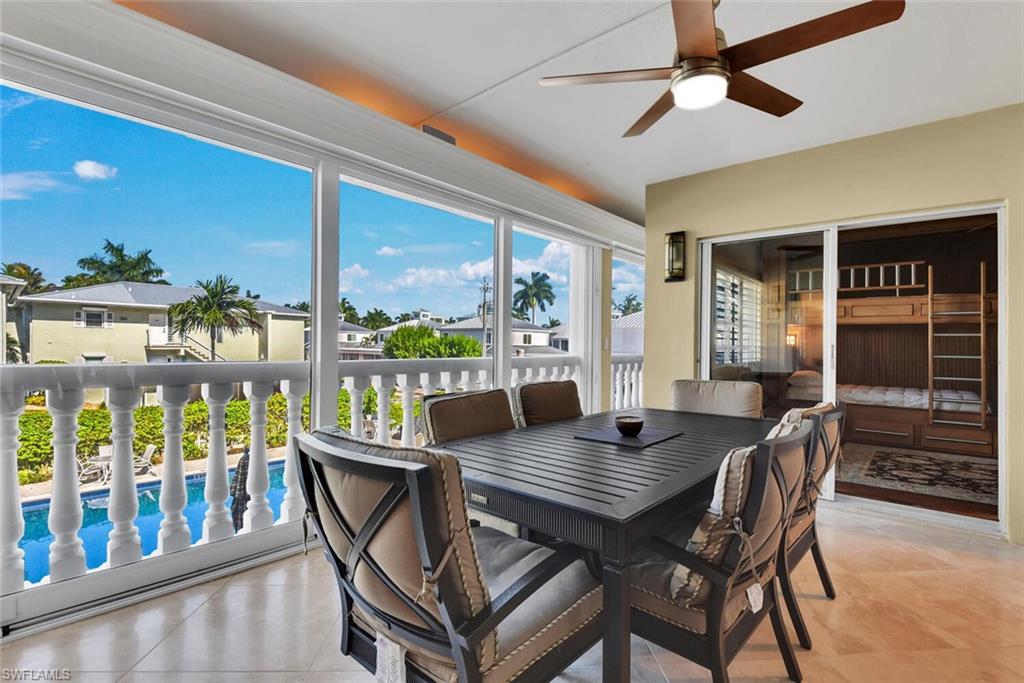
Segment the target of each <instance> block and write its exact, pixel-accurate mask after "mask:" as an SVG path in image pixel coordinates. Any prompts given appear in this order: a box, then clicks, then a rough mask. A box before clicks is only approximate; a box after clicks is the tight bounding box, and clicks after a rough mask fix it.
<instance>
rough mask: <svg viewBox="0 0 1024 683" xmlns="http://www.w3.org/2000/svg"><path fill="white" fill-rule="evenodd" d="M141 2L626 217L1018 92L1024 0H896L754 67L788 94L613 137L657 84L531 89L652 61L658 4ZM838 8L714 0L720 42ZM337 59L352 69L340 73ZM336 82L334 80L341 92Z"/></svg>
mask: <svg viewBox="0 0 1024 683" xmlns="http://www.w3.org/2000/svg"><path fill="white" fill-rule="evenodd" d="M145 4H146V5H148V6H149V9H148V10H147V8H146V7H138V8H139V9H142V10H143V11H145V12H147V13H149V14H153V15H154V16H160V18H162V19H164V20H165V21H168V22H169V23H172V24H175V25H177V26H179V27H181V28H185V29H186V30H189V31H190V32H192V33H195V34H197V35H200V36H201V37H203V38H206V39H208V40H211V41H213V42H216V43H219V44H221V45H223V46H225V47H227V48H229V49H232V50H235V51H237V52H240V53H242V54H245V55H247V56H249V57H251V58H254V59H257V60H259V61H261V62H264V63H266V64H268V65H270V66H273V67H275V68H278V69H281V70H282V71H286V72H288V73H292V74H293V75H297V76H300V77H303V78H306V79H307V80H310V81H312V82H315V83H318V84H320V85H324V86H325V87H330V85H331V78H332V74H337V75H338V78H339V79H345V78H353V79H354V80H360V79H362V78H363V77H365V80H367V81H372V82H374V83H376V84H377V85H379V86H383V89H384V90H387V91H389V92H390V93H391V94H392V95H394V94H395V93H399V94H401V95H402V96H403V98H401V99H402V100H403V104H402V105H401V106H399V105H395V104H394V99H395V98H394V97H392V98H391V99H392V102H391V104H389V105H387V106H382V110H386V111H388V113H390V114H391V115H392V116H395V117H396V118H399V119H400V120H403V121H404V122H406V123H409V124H413V125H418V124H420V123H422V122H424V121H426V122H428V123H433V124H434V125H436V126H438V127H440V128H444V127H445V126H446V125H449V126H452V125H454V126H456V127H457V126H459V125H468V126H471V127H472V128H474V129H475V130H478V131H481V132H483V133H486V134H487V135H488V136H491V137H494V138H497V139H498V140H500V141H502V142H503V143H505V144H506V145H508V146H511V147H513V148H515V149H517V150H519V151H521V152H523V153H524V154H525V155H528V156H530V157H533V158H535V159H537V160H540V161H541V162H544V163H545V164H547V165H548V166H550V167H554V168H556V169H559V170H561V171H563V172H564V173H566V174H567V175H568V176H570V177H575V178H578V179H581V180H583V181H585V182H586V183H587V184H589V185H590V186H592V187H593V188H595V189H596V190H597V195H596V200H595V203H598V204H599V205H601V206H603V207H604V208H607V209H609V210H611V211H614V212H616V213H619V214H621V215H623V216H625V217H627V218H630V219H633V220H636V221H638V222H643V201H644V187H645V186H646V185H648V184H650V183H653V182H657V181H660V180H665V179H668V178H674V177H678V176H683V175H688V174H692V173H697V172H700V171H705V170H708V169H712V168H717V167H721V166H727V165H731V164H735V163H740V162H744V161H749V160H752V159H758V158H763V157H767V156H772V155H775V154H781V153H785V152H789V151H793V150H797V149H805V148H809V147H815V146H818V145H822V144H827V143H830V142H836V141H839V140H846V139H850V138H855V137H860V136H863V135H869V134H872V133H876V132H881V131H886V130H892V129H897V128H902V127H906V126H911V125H915V124H919V123H925V122H928V121H934V120H938V119H943V118H948V117H952V116H958V115H962V114H967V113H970V112H975V111H982V110H985V109H992V108H995V107H999V106H1003V105H1007V104H1011V103H1015V102H1020V101H1024V3H1021V2H1017V1H1011V2H991V3H990V2H973V1H972V2H911V3H909V4H908V7H907V10H906V12H905V14H904V15H903V17H902V18H901V19H900V20H899V21H897V22H895V23H893V24H889V25H886V26H883V27H880V28H877V29H873V30H871V31H868V32H866V33H862V34H859V35H856V36H853V37H851V38H847V39H844V40H842V41H839V42H836V43H832V44H830V45H826V46H823V47H819V48H815V49H813V50H809V51H806V52H803V53H799V54H796V55H793V56H790V57H787V58H784V59H781V60H778V61H776V62H772V63H770V64H766V65H762V66H760V67H755V68H754V69H752V70H751V73H752V74H754V75H756V76H757V77H759V78H761V79H763V80H765V81H768V82H769V83H771V84H773V85H775V86H776V87H779V88H781V89H783V90H785V91H787V92H789V93H790V94H792V95H794V96H795V97H798V98H800V99H802V100H804V102H805V104H804V105H803V106H802V107H801V108H799V109H797V110H796V111H795V112H794V113H792V114H790V115H789V116H787V117H785V118H782V119H776V118H775V117H772V116H769V115H767V114H763V113H760V112H757V111H755V110H752V109H748V108H746V107H744V106H742V105H740V104H737V103H734V102H728V101H727V102H725V103H723V104H721V105H719V106H717V107H715V108H712V109H709V110H704V111H699V112H683V111H678V110H676V111H672V112H670V113H669V115H668V116H666V117H665V118H664V119H663V120H662V121H661V122H659V123H658V124H656V125H655V126H654V128H652V129H651V130H650V131H649V132H647V133H646V134H645V135H643V136H641V137H639V138H633V139H623V138H621V135H622V133H623V132H624V131H625V130H626V129H627V128H628V127H629V126H630V125H631V124H632V122H633V121H634V120H635V119H636V118H637V117H638V116H639V115H640V114H641V113H642V112H643V111H644V110H645V109H647V107H648V106H650V104H652V103H653V102H654V100H655V99H657V98H658V96H659V95H660V94H661V92H663V89H664V87H665V85H663V84H660V83H635V84H618V85H601V86H589V87H566V88H541V87H539V86H538V85H537V83H536V81H537V79H538V78H539V77H541V76H545V75H556V74H562V73H572V72H577V71H604V70H611V69H629V68H642V67H654V66H667V65H669V64H670V61H671V54H672V51H673V48H674V38H673V35H672V29H671V14H670V9H669V7H668V4H667V3H665V2H657V3H650V2H646V3H644V2H601V3H592V2H563V3H523V2H519V3H511V2H449V3H435V2H419V3H388V2H369V3H358V2H357V3H353V2H318V3H299V2H267V3H242V2H155V3H154V2H150V3H145ZM851 4H855V3H849V2H844V3H826V2H749V1H748V2H739V1H736V0H723V2H722V4H721V6H720V7H719V9H718V11H717V13H716V19H717V23H718V26H719V27H720V28H722V29H724V30H725V32H726V36H727V39H728V41H729V43H730V44H736V43H739V42H742V41H744V40H746V39H749V38H753V37H756V36H758V35H761V34H763V33H767V32H770V31H772V30H776V29H779V28H783V27H786V26H789V25H791V24H794V23H798V22H800V21H805V20H807V19H811V18H813V17H816V16H820V15H822V14H826V13H828V12H832V11H835V10H837V9H841V8H843V7H847V6H850V5H851ZM353 71H356V72H358V74H359V78H355V77H352V73H353ZM341 89H342V90H343V89H344V86H342V87H341Z"/></svg>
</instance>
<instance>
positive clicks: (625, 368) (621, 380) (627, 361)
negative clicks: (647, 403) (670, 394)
mask: <svg viewBox="0 0 1024 683" xmlns="http://www.w3.org/2000/svg"><path fill="white" fill-rule="evenodd" d="M643 376H644V357H643V356H640V355H635V356H634V355H614V356H612V377H611V380H612V382H611V384H612V407H613V408H615V409H616V410H617V409H619V408H636V407H639V406H640V401H641V400H643V395H644V385H643Z"/></svg>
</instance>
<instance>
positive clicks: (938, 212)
mask: <svg viewBox="0 0 1024 683" xmlns="http://www.w3.org/2000/svg"><path fill="white" fill-rule="evenodd" d="M986 213H994V214H995V215H996V260H997V267H996V271H997V288H998V294H997V297H998V316H997V317H998V324H997V353H996V363H997V385H998V386H997V392H996V394H997V403H998V405H999V413H998V415H997V416H996V431H997V435H996V436H997V441H996V443H997V448H998V470H999V522H998V529H999V532H1000V534H1001V535H1002V536H1003V537H1004V538H1005V537H1006V535H1007V529H1006V515H1007V504H1008V500H1007V476H1006V465H1007V414H1006V399H1007V395H1008V388H1009V371H1008V368H1007V364H1006V358H1007V353H1008V351H1009V325H1007V324H1006V322H1007V316H1008V315H1009V306H1008V302H1007V292H1008V287H1009V278H1008V252H1007V230H1008V225H1007V222H1006V202H1004V201H1002V202H983V203H977V204H965V205H960V206H953V207H946V208H939V209H923V210H920V211H907V212H903V213H893V214H886V215H883V216H876V217H874V218H865V219H851V220H840V221H835V222H832V223H827V224H812V225H806V226H795V227H792V228H777V229H771V230H760V231H756V232H750V233H743V234H736V235H726V236H722V237H708V238H703V239H700V240H698V242H697V247H698V250H699V251H698V270H699V273H698V283H699V295H698V296H699V304H700V325H699V332H698V333H699V335H700V337H699V339H698V347H697V348H698V352H699V356H698V377H700V378H701V379H709V378H710V375H711V363H710V359H711V336H710V335H709V334H708V330H709V329H710V325H711V300H710V297H709V296H706V293H707V292H710V291H712V289H711V288H712V283H711V248H712V246H713V245H715V244H725V243H729V242H746V241H750V240H757V239H764V238H775V237H784V236H788V235H797V234H803V233H808V232H821V233H823V234H824V248H825V275H824V282H823V283H822V285H823V288H824V291H825V292H826V294H827V295H826V297H825V301H824V304H825V305H824V310H823V318H822V322H823V325H824V329H823V331H822V343H823V345H824V350H825V351H826V353H825V354H824V356H825V359H824V360H825V362H824V363H823V365H824V372H823V373H822V375H823V377H824V382H823V384H824V386H823V397H822V398H823V400H826V401H827V400H834V399H835V367H836V356H835V339H836V287H837V285H838V283H837V282H836V274H837V269H838V246H839V240H838V237H839V235H838V233H839V231H840V230H856V229H859V228H871V227H879V226H884V225H896V224H901V223H914V222H921V221H928V220H940V219H944V218H958V217H962V216H975V215H980V214H986ZM834 491H835V476H834V472H830V473H829V476H828V478H827V479H826V481H825V488H824V490H823V491H822V494H823V496H824V497H825V498H827V499H832V497H833V496H834ZM975 521H976V520H972V522H975Z"/></svg>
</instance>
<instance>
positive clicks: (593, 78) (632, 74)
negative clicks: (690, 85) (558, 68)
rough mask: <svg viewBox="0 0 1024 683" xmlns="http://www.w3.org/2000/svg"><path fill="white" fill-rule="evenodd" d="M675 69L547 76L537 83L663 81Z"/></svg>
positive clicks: (576, 83)
mask: <svg viewBox="0 0 1024 683" xmlns="http://www.w3.org/2000/svg"><path fill="white" fill-rule="evenodd" d="M673 71H675V67H665V68H664V69H632V70H629V71H602V72H599V73H592V74H570V75H568V76H547V77H546V78H542V79H540V81H538V82H539V83H540V84H541V85H594V84H597V83H630V82H633V81H665V80H668V79H670V78H672V72H673Z"/></svg>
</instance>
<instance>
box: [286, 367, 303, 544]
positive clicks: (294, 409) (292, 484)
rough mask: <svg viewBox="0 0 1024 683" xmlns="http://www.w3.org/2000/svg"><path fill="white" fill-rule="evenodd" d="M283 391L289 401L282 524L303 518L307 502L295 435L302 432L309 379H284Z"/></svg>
mask: <svg viewBox="0 0 1024 683" xmlns="http://www.w3.org/2000/svg"><path fill="white" fill-rule="evenodd" d="M281 393H282V394H284V397H285V399H286V400H287V401H288V416H287V420H288V442H287V443H286V444H285V449H284V485H285V487H286V488H287V490H286V491H285V494H284V501H282V503H281V519H280V520H279V521H280V522H281V523H282V524H286V523H288V522H295V521H298V520H300V519H302V515H303V513H305V511H306V504H305V502H303V500H302V491H301V489H300V486H299V463H298V457H299V456H298V453H296V451H295V437H296V436H298V435H299V434H300V433H302V431H303V430H302V401H303V400H304V399H305V398H306V394H307V393H309V381H308V380H288V379H286V380H284V381H283V382H281Z"/></svg>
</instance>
